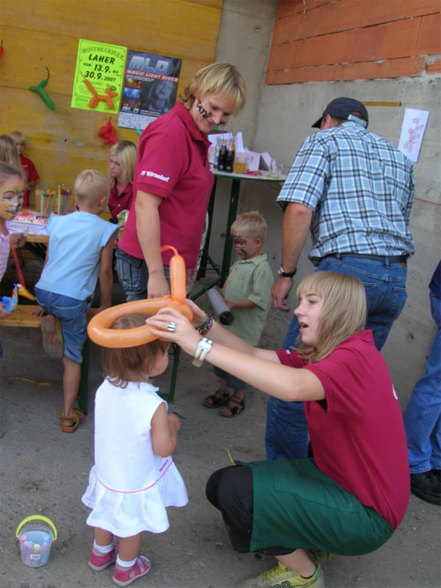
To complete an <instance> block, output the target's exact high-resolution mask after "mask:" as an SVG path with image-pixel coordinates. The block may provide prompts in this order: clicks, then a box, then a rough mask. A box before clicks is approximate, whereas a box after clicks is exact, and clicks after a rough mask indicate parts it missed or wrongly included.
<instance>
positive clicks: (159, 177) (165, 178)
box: [141, 170, 170, 182]
mask: <svg viewBox="0 0 441 588" xmlns="http://www.w3.org/2000/svg"><path fill="white" fill-rule="evenodd" d="M141 176H150V177H152V178H156V179H157V180H162V181H163V182H168V181H169V179H170V176H163V175H162V174H157V173H155V172H152V171H148V170H147V171H146V170H143V171H142V172H141Z"/></svg>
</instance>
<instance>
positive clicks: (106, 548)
mask: <svg viewBox="0 0 441 588" xmlns="http://www.w3.org/2000/svg"><path fill="white" fill-rule="evenodd" d="M93 548H94V549H95V551H98V553H102V554H103V555H105V554H106V553H110V552H111V551H112V549H113V542H112V543H110V545H97V544H96V541H94V542H93Z"/></svg>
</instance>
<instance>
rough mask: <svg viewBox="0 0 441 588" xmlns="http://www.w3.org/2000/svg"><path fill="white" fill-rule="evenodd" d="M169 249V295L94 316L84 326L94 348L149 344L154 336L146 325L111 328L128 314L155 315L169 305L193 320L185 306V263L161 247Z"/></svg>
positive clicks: (113, 308) (116, 307) (118, 307)
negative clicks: (99, 346) (117, 320)
mask: <svg viewBox="0 0 441 588" xmlns="http://www.w3.org/2000/svg"><path fill="white" fill-rule="evenodd" d="M164 249H171V250H172V251H173V252H174V254H173V256H172V258H171V259H170V284H171V296H162V297H161V298H147V299H146V300H134V301H132V302H126V303H125V304H119V305H118V306H112V307H111V308H107V309H106V310H103V311H101V312H100V313H98V314H97V315H95V316H94V317H93V318H92V320H91V321H90V323H89V325H88V327H87V333H88V335H89V337H90V339H92V341H94V343H97V344H98V345H101V346H102V347H112V348H119V347H136V346H137V345H143V344H144V343H149V342H150V341H153V340H154V339H157V338H158V337H157V336H156V335H153V334H152V332H151V327H150V325H143V326H141V327H136V328H133V329H112V328H111V326H112V325H113V323H114V322H115V320H116V319H117V318H119V317H120V316H123V315H125V314H131V313H132V312H142V313H145V314H150V315H151V314H155V313H157V312H158V310H160V309H161V308H164V307H165V306H171V307H172V308H175V309H176V310H178V311H179V312H181V313H182V314H183V315H184V316H186V317H187V318H188V319H189V320H190V321H191V320H192V318H193V313H192V312H191V310H190V308H189V306H187V305H186V304H185V298H186V294H187V291H186V284H185V282H186V279H185V261H184V258H183V257H181V256H180V255H179V254H178V252H177V250H176V249H175V248H174V247H172V246H171V245H166V246H164V247H162V248H161V251H163V250H164Z"/></svg>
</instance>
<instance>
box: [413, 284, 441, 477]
mask: <svg viewBox="0 0 441 588" xmlns="http://www.w3.org/2000/svg"><path fill="white" fill-rule="evenodd" d="M430 306H431V310H432V317H433V320H434V321H435V323H436V325H437V330H436V333H435V338H434V340H433V343H432V348H431V350H430V355H429V359H428V360H427V364H426V371H425V373H424V375H423V376H421V378H420V379H419V380H418V382H417V383H416V385H415V388H414V389H413V392H412V396H411V397H410V400H409V404H408V405H407V408H406V412H405V413H404V427H405V429H406V437H407V448H408V453H409V465H410V472H411V473H412V474H421V473H423V472H428V471H429V470H431V469H437V470H439V469H441V299H439V298H437V297H436V296H435V295H434V294H431V295H430Z"/></svg>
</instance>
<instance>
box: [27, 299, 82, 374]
mask: <svg viewBox="0 0 441 588" xmlns="http://www.w3.org/2000/svg"><path fill="white" fill-rule="evenodd" d="M34 293H35V296H36V297H37V302H38V304H39V305H40V306H41V308H43V309H44V310H45V311H46V312H47V313H49V314H53V315H54V316H56V317H57V318H58V319H59V320H60V324H61V333H62V335H63V353H64V355H65V356H66V357H69V359H71V360H72V361H75V362H76V363H82V362H83V347H84V343H85V341H86V339H87V311H88V310H89V308H90V306H91V304H92V296H90V297H89V298H87V300H77V299H76V298H70V296H63V295H62V294H55V293H54V292H48V291H47V290H41V289H40V288H34Z"/></svg>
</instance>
